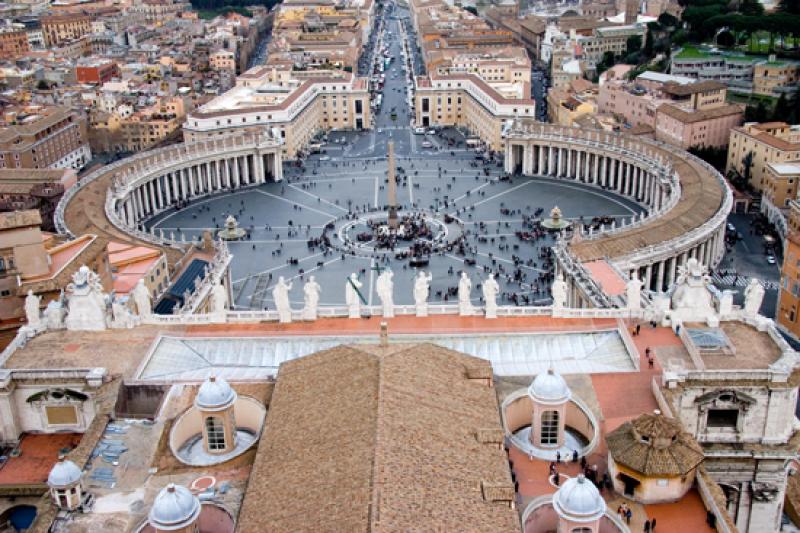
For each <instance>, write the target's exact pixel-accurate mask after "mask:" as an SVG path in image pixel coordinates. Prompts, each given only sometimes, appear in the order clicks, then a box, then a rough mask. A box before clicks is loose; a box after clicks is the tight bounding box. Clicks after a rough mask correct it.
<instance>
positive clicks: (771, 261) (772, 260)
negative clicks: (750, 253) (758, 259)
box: [767, 255, 775, 265]
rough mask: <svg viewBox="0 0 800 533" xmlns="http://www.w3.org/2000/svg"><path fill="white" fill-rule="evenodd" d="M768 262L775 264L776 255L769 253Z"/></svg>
mask: <svg viewBox="0 0 800 533" xmlns="http://www.w3.org/2000/svg"><path fill="white" fill-rule="evenodd" d="M767 263H768V264H770V265H774V264H775V256H774V255H768V256H767Z"/></svg>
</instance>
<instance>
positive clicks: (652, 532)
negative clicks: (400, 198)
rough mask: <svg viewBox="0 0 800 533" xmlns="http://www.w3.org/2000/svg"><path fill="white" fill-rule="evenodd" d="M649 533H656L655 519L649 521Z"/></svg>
mask: <svg viewBox="0 0 800 533" xmlns="http://www.w3.org/2000/svg"><path fill="white" fill-rule="evenodd" d="M650 533H656V519H655V518H653V519H652V520H651V521H650Z"/></svg>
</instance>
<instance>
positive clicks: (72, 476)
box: [47, 459, 81, 488]
mask: <svg viewBox="0 0 800 533" xmlns="http://www.w3.org/2000/svg"><path fill="white" fill-rule="evenodd" d="M80 480H81V469H80V468H78V465H76V464H75V463H73V462H72V461H68V460H66V459H61V460H60V461H59V462H57V463H56V464H55V465H53V468H52V469H51V470H50V474H49V475H48V476H47V485H48V486H50V487H56V488H59V487H67V486H69V485H74V484H75V483H77V482H78V481H80Z"/></svg>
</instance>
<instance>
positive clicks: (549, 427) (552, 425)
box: [539, 411, 558, 445]
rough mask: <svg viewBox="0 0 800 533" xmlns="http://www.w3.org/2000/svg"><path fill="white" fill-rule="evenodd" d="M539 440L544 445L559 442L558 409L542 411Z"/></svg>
mask: <svg viewBox="0 0 800 533" xmlns="http://www.w3.org/2000/svg"><path fill="white" fill-rule="evenodd" d="M539 441H540V443H541V444H543V445H548V444H558V411H545V412H544V413H542V431H541V434H540V436H539Z"/></svg>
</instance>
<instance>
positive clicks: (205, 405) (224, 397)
mask: <svg viewBox="0 0 800 533" xmlns="http://www.w3.org/2000/svg"><path fill="white" fill-rule="evenodd" d="M235 401H236V392H235V391H234V390H233V389H232V388H231V386H230V385H228V382H227V381H225V380H224V379H222V378H215V377H214V376H211V377H210V378H208V379H207V380H206V381H205V383H203V384H202V385H200V390H198V391H197V396H196V397H195V399H194V405H195V407H197V408H198V409H203V410H204V411H222V410H223V409H226V408H227V407H230V406H231V405H233V403H234V402H235Z"/></svg>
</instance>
